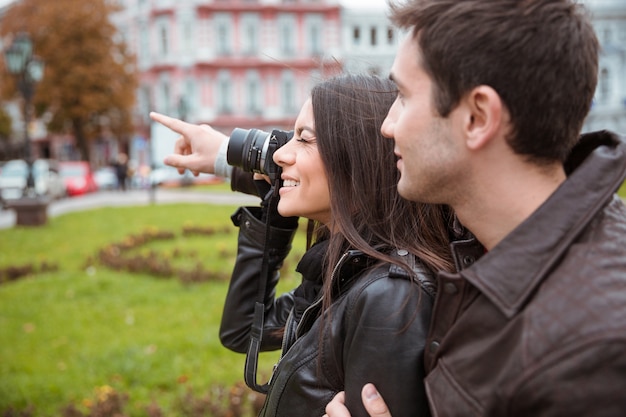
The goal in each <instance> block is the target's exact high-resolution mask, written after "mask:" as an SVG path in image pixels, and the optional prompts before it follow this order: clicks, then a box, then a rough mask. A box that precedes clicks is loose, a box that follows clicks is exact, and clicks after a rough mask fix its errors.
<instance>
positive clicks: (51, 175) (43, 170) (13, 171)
mask: <svg viewBox="0 0 626 417" xmlns="http://www.w3.org/2000/svg"><path fill="white" fill-rule="evenodd" d="M33 176H34V179H35V194H36V195H38V196H48V197H50V198H51V199H59V198H62V197H65V195H66V190H65V184H64V183H63V179H62V178H61V176H60V174H59V164H58V162H57V161H56V160H53V159H37V160H35V161H34V162H33ZM27 177H28V164H27V163H26V161H24V160H23V159H13V160H10V161H8V162H6V163H5V164H4V165H3V166H2V171H1V172H0V195H2V198H1V200H2V202H3V204H4V206H6V205H9V204H10V202H11V201H12V200H15V199H18V198H21V197H22V195H23V192H24V189H25V188H26V180H27Z"/></svg>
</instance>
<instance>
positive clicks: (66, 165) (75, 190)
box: [59, 161, 98, 196]
mask: <svg viewBox="0 0 626 417" xmlns="http://www.w3.org/2000/svg"><path fill="white" fill-rule="evenodd" d="M59 171H60V173H61V178H63V181H64V182H65V188H66V189H67V195H69V196H74V195H82V194H87V193H92V192H94V191H98V186H97V185H96V181H95V180H94V178H93V171H92V170H91V166H90V165H89V163H88V162H85V161H63V162H61V163H60V164H59Z"/></svg>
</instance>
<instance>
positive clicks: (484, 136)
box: [462, 85, 505, 150]
mask: <svg viewBox="0 0 626 417" xmlns="http://www.w3.org/2000/svg"><path fill="white" fill-rule="evenodd" d="M462 101H463V104H464V105H465V107H466V113H465V115H466V118H465V120H464V126H463V128H464V129H465V137H466V138H467V140H466V144H467V147H468V148H469V149H473V150H477V149H480V148H483V147H484V146H486V145H487V144H488V143H489V142H490V141H491V140H492V139H493V138H494V137H496V136H497V134H498V132H500V131H501V129H502V127H503V120H502V117H503V115H504V111H505V109H504V103H503V102H502V99H501V98H500V95H499V94H498V93H497V92H496V90H494V89H493V88H491V87H489V86H486V85H480V86H478V87H475V88H474V89H473V90H472V91H470V92H469V93H468V94H467V95H466V96H465V97H464V98H463V99H462Z"/></svg>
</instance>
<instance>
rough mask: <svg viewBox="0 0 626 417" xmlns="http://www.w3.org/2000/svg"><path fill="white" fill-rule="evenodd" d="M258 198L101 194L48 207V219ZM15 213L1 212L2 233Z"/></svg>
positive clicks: (167, 192)
mask: <svg viewBox="0 0 626 417" xmlns="http://www.w3.org/2000/svg"><path fill="white" fill-rule="evenodd" d="M259 201H260V200H259V199H258V198H257V197H253V196H249V195H246V194H241V193H235V192H232V193H229V192H223V193H222V192H219V193H218V192H209V191H205V192H196V191H192V190H189V189H182V190H181V189H168V188H158V189H156V190H154V191H153V192H152V191H149V190H130V191H126V192H122V191H98V192H96V193H91V194H87V195H84V196H79V197H69V198H64V199H62V200H58V201H54V202H52V203H51V204H50V205H49V206H48V217H49V218H50V217H56V216H59V215H61V214H65V213H71V212H75V211H83V210H90V209H94V208H98V207H120V206H141V205H144V206H145V205H149V204H172V203H198V204H232V205H254V204H259ZM15 217H16V216H15V212H14V211H13V210H1V209H0V229H7V228H10V227H13V226H14V225H15Z"/></svg>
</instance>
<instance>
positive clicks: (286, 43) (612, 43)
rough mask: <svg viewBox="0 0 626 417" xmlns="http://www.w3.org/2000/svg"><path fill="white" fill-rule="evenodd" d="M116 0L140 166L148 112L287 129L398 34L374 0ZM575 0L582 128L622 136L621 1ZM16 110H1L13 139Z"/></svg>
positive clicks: (382, 68)
mask: <svg viewBox="0 0 626 417" xmlns="http://www.w3.org/2000/svg"><path fill="white" fill-rule="evenodd" d="M16 1H19V0H16ZM116 1H117V2H118V3H119V5H120V6H121V11H120V12H118V13H117V14H116V15H115V16H113V22H114V23H115V25H116V26H117V27H118V28H119V31H120V36H122V37H123V38H124V40H125V41H126V43H127V44H128V45H129V47H130V48H131V50H132V51H133V52H134V53H135V54H136V56H137V69H138V72H139V79H140V86H139V89H138V91H137V104H136V108H135V111H134V120H135V123H136V126H137V135H136V137H135V138H133V140H132V141H131V143H130V149H128V151H129V152H130V154H131V158H133V159H135V160H137V162H138V163H140V164H143V163H146V162H148V161H147V159H148V156H149V155H147V153H148V152H149V146H148V145H149V143H150V137H151V127H152V123H151V121H150V119H149V117H148V114H149V112H150V111H152V110H155V111H158V112H161V113H165V114H168V115H172V116H175V117H180V118H183V119H185V120H187V121H189V122H192V123H208V124H210V125H212V126H213V127H214V128H216V129H218V130H220V131H222V132H224V133H226V134H229V133H230V132H231V131H232V129H233V128H234V127H241V128H252V127H255V128H261V129H265V130H268V129H271V128H277V127H278V128H291V127H292V125H293V122H294V119H295V117H296V115H297V113H298V110H299V108H300V106H301V105H302V103H303V102H304V101H305V99H306V98H307V96H308V94H309V91H310V89H311V87H312V85H314V84H315V83H316V82H318V81H320V80H322V79H324V78H327V77H329V76H332V75H334V74H337V73H339V72H341V71H347V72H351V73H362V72H367V73H373V74H379V75H381V76H383V77H386V76H387V73H388V71H389V69H390V68H391V65H392V63H393V60H394V57H395V54H396V51H397V46H398V43H399V40H400V38H401V37H402V36H403V34H402V33H401V32H400V31H399V30H398V29H397V28H395V27H393V26H392V25H391V24H390V22H389V19H388V18H387V12H388V8H387V5H386V2H385V1H384V0H380V4H379V5H377V6H375V7H371V6H369V7H364V6H361V5H358V4H357V5H352V6H351V5H348V4H347V3H345V0H116ZM583 3H584V4H585V5H586V6H587V7H588V8H589V10H590V11H591V13H592V17H593V24H594V27H595V29H596V32H597V34H598V38H599V40H600V43H601V45H602V52H601V55H600V69H599V77H598V88H597V90H596V94H595V98H594V102H593V107H592V109H591V111H590V113H589V116H588V117H587V119H586V122H585V125H584V127H583V130H584V131H591V130H598V129H610V130H614V131H617V132H620V133H626V2H625V1H624V0H584V1H583ZM5 7H10V5H9V6H5ZM2 9H3V8H0V19H1V15H2ZM17 110H19V108H17V107H15V106H14V107H10V106H9V112H10V113H11V116H12V118H13V116H15V118H13V120H14V128H15V130H16V131H15V134H14V136H15V138H18V139H19V138H21V136H22V130H23V129H22V127H21V125H22V122H21V120H20V118H21V115H20V114H18V113H19V111H17ZM33 133H35V132H33ZM45 135H46V134H45V132H44V133H43V136H44V137H45ZM38 136H39V135H38V133H37V134H34V137H33V139H34V140H37V138H38ZM105 139H106V140H102V141H100V142H102V143H100V142H98V143H96V144H95V146H94V148H95V150H96V153H98V154H100V153H102V154H103V155H112V154H115V152H117V150H116V148H115V146H114V142H115V138H113V137H111V138H105ZM68 140H69V139H67V138H66V139H64V141H63V143H62V145H63V146H62V149H66V148H68V147H69V146H70V145H69V143H70V142H71V140H69V142H68ZM18 141H19V140H18ZM57 142H58V141H57ZM54 149H56V148H54V147H52V151H53V152H52V155H51V156H52V157H56V156H57V155H56V153H57V152H54ZM66 153H67V152H66ZM95 159H96V160H100V159H102V160H106V158H104V157H103V158H97V157H96V158H95Z"/></svg>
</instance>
